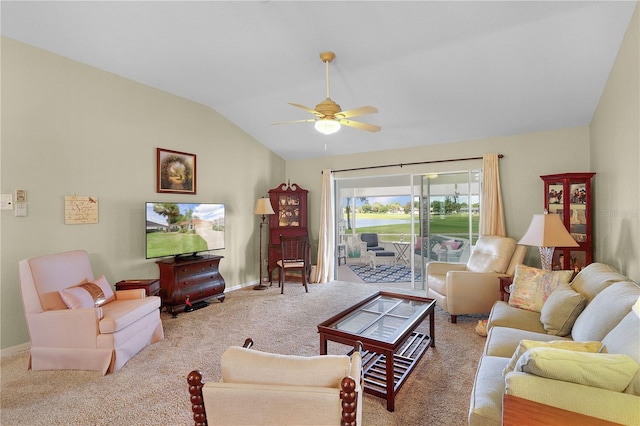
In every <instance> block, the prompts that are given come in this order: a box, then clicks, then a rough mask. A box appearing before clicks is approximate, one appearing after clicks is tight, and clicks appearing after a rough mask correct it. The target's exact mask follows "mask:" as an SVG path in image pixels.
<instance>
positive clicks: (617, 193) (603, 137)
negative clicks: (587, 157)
mask: <svg viewBox="0 0 640 426" xmlns="http://www.w3.org/2000/svg"><path fill="white" fill-rule="evenodd" d="M639 28H640V7H636V11H635V14H634V15H633V18H632V21H631V24H630V25H629V28H628V29H627V33H626V35H625V38H624V41H623V43H622V45H621V47H620V50H619V52H618V57H617V59H616V62H615V64H614V67H613V69H612V70H611V74H610V75H609V80H608V81H607V85H606V86H605V89H604V92H603V94H602V97H601V99H600V103H599V105H598V108H597V109H596V112H595V114H594V117H593V121H592V123H591V166H592V169H593V170H594V171H596V172H597V173H598V174H597V175H596V176H595V209H594V216H595V238H594V241H595V257H596V259H598V260H599V261H602V262H606V263H609V264H611V265H612V266H614V267H616V268H617V269H618V270H620V271H622V272H624V273H625V274H626V275H627V276H629V277H630V278H632V279H633V280H634V281H636V282H640V254H639V253H640V177H639V176H640V71H639V63H640V58H639V55H638V52H640V31H639Z"/></svg>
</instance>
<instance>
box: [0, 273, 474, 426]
mask: <svg viewBox="0 0 640 426" xmlns="http://www.w3.org/2000/svg"><path fill="white" fill-rule="evenodd" d="M380 289H381V287H380V286H375V285H367V284H359V283H358V284H356V283H348V282H340V281H335V282H331V283H328V284H312V285H309V293H308V294H306V293H305V292H304V288H303V287H302V286H300V285H296V284H289V285H287V287H285V294H284V295H281V294H280V291H279V289H278V288H277V287H273V288H271V289H269V290H266V291H253V290H252V289H251V288H247V289H241V290H237V291H232V292H229V293H227V298H226V300H225V302H224V303H217V302H214V303H212V305H211V306H209V307H207V308H204V309H201V310H199V311H195V312H191V313H187V314H180V315H179V316H178V318H176V319H173V318H171V316H170V315H168V314H166V313H163V314H162V321H163V324H164V329H165V340H163V341H162V342H159V343H156V344H154V345H151V346H149V347H147V348H145V349H144V350H142V351H141V352H140V353H139V354H138V355H136V356H135V357H134V358H133V359H131V360H130V361H129V362H128V363H127V364H126V365H125V366H124V367H123V368H122V369H121V370H120V371H118V372H117V373H115V374H110V375H107V376H101V375H100V374H99V373H96V372H87V371H35V372H34V371H29V370H27V360H28V354H27V353H26V352H23V353H19V354H16V355H13V356H10V357H5V358H3V359H2V360H1V364H0V368H1V370H0V372H1V374H0V378H1V395H0V397H1V411H0V423H1V424H2V425H4V426H9V425H133V424H152V425H189V424H193V422H192V414H191V407H190V404H189V394H188V392H187V384H186V376H187V374H188V373H189V372H190V371H191V370H193V369H196V368H197V369H200V370H201V371H202V372H203V374H204V377H205V381H211V380H218V378H219V376H220V369H219V360H220V356H221V354H222V352H223V351H224V350H225V349H226V348H227V347H228V346H230V345H240V344H242V342H243V341H244V339H245V338H246V337H252V338H253V339H254V341H255V346H254V348H255V349H258V350H264V351H270V352H276V353H283V354H298V355H316V354H318V347H319V338H318V334H317V328H316V325H317V324H318V323H320V322H322V321H323V320H325V319H327V318H329V317H330V316H332V315H334V314H336V313H338V312H340V311H342V310H344V309H346V308H347V307H348V306H350V305H352V304H353V303H355V302H356V301H358V300H361V299H363V298H364V297H365V296H368V295H370V294H372V293H373V292H375V291H377V290H380ZM478 318H480V317H479V316H477V317H473V316H462V317H459V319H458V324H451V323H449V322H448V315H446V314H445V313H444V312H442V311H441V310H439V309H437V310H436V336H435V337H436V338H435V341H436V347H435V348H430V349H429V350H428V351H427V353H426V354H425V355H424V357H423V359H422V360H421V361H420V363H419V364H418V366H417V368H416V370H414V372H413V373H412V374H411V376H410V377H409V379H408V380H407V382H406V383H405V384H404V386H403V387H402V389H401V390H400V392H399V394H398V396H397V398H396V411H395V412H394V413H390V412H388V411H387V410H386V404H385V401H384V400H382V399H380V398H376V397H373V396H371V395H368V394H365V395H364V406H363V423H364V424H365V425H426V424H430V425H464V424H466V418H467V410H468V406H469V404H468V400H469V395H470V392H471V385H472V382H473V377H474V373H475V368H476V364H477V361H478V359H479V357H480V353H481V351H482V346H483V344H484V338H482V337H480V336H478V335H477V334H476V333H475V332H474V327H475V324H476V322H477V320H478ZM427 323H428V322H427ZM427 323H425V324H423V326H421V328H422V329H424V330H425V331H427V327H426V326H427ZM345 349H346V348H345V347H344V346H341V345H338V344H332V343H329V353H336V354H337V353H343V352H344V351H345ZM210 411H213V410H212V409H210Z"/></svg>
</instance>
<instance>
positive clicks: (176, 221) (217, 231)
mask: <svg viewBox="0 0 640 426" xmlns="http://www.w3.org/2000/svg"><path fill="white" fill-rule="evenodd" d="M145 219H146V240H145V241H146V244H145V248H146V258H147V259H152V258H157V257H168V256H175V257H178V256H186V255H190V256H192V257H193V256H197V254H198V253H199V252H203V251H211V250H221V249H224V248H225V239H224V219H225V206H224V204H221V203H151V202H147V203H145Z"/></svg>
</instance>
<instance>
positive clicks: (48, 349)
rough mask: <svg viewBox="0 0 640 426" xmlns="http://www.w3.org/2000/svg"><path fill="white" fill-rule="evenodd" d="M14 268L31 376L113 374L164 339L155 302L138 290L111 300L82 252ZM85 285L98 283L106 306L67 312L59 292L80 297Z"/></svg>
mask: <svg viewBox="0 0 640 426" xmlns="http://www.w3.org/2000/svg"><path fill="white" fill-rule="evenodd" d="M19 268H20V288H21V291H22V301H23V304H24V312H25V317H26V320H27V325H28V327H29V335H30V337H31V351H30V358H29V368H31V369H33V370H64V369H73V370H98V371H101V372H102V374H106V373H107V372H114V371H117V370H119V369H120V368H121V367H122V366H123V365H124V364H125V363H126V362H127V361H128V360H129V359H130V358H131V357H133V356H134V355H135V354H137V353H138V352H139V351H140V350H141V349H142V348H144V347H145V346H147V345H149V344H151V343H154V342H157V341H159V340H162V339H163V338H164V331H163V329H162V322H161V321H160V310H159V308H160V298H159V297H157V296H150V297H145V291H144V289H139V290H122V291H116V292H115V293H113V295H111V293H112V292H113V291H112V290H111V289H110V286H109V284H108V283H107V282H106V279H104V277H100V278H99V279H98V280H96V279H95V278H94V276H93V272H92V270H91V264H90V262H89V256H88V254H87V252H86V251H82V250H77V251H70V252H65V253H59V254H52V255H48V256H41V257H35V258H32V259H26V260H21V261H20V262H19ZM86 283H96V284H97V283H100V285H101V287H100V288H101V289H104V290H105V291H104V293H105V294H104V295H105V296H107V297H106V303H104V304H102V305H101V306H99V307H94V306H91V307H85V306H83V305H82V303H78V305H77V306H76V305H74V308H73V309H70V308H67V304H65V303H68V302H69V298H70V297H66V299H65V300H67V302H65V300H63V298H62V297H61V293H60V292H61V290H65V289H69V288H72V290H71V292H73V293H74V294H79V295H80V296H83V295H82V294H81V293H82V290H81V289H80V288H79V286H80V285H81V284H84V285H86ZM89 285H90V286H91V284H89ZM85 288H95V286H93V287H85ZM65 293H68V292H65ZM83 297H84V296H83ZM88 297H91V296H90V295H89V296H88ZM79 300H80V299H79ZM93 302H94V300H93V299H90V303H91V304H92V305H93Z"/></svg>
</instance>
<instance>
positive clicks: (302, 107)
mask: <svg viewBox="0 0 640 426" xmlns="http://www.w3.org/2000/svg"><path fill="white" fill-rule="evenodd" d="M289 105H291V106H294V107H296V108H300V109H303V110H305V111H307V112H310V113H311V114H313V115H315V116H318V117H320V118H322V117H324V114H322V113H320V112H318V111H316V110H315V109H311V108H309V107H306V106H304V105H300V104H294V103H293V102H289Z"/></svg>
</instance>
